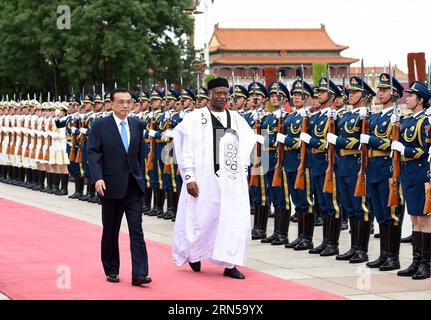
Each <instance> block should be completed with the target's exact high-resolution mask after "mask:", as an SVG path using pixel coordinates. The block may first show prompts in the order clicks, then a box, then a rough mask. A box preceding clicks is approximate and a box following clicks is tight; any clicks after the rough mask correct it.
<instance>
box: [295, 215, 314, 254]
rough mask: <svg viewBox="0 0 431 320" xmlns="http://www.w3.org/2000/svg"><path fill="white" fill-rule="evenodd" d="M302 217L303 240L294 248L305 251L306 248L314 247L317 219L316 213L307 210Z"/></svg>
mask: <svg viewBox="0 0 431 320" xmlns="http://www.w3.org/2000/svg"><path fill="white" fill-rule="evenodd" d="M302 219H303V221H302V224H303V227H302V228H303V235H302V240H301V242H299V243H298V244H297V245H296V246H295V247H294V248H293V250H295V251H304V250H310V249H313V248H314V244H313V234H314V219H315V218H314V213H308V212H305V213H304V214H303V215H302Z"/></svg>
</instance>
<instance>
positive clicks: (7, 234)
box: [0, 199, 340, 300]
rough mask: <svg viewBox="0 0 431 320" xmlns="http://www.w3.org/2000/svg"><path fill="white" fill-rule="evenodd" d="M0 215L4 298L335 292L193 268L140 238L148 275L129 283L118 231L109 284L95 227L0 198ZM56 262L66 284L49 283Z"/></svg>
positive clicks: (54, 278) (318, 295)
mask: <svg viewBox="0 0 431 320" xmlns="http://www.w3.org/2000/svg"><path fill="white" fill-rule="evenodd" d="M0 221H1V222H0V292H2V293H4V294H6V295H7V296H9V297H10V298H12V299H55V300H57V299H90V300H93V299H97V300H99V299H103V300H107V299H172V300H183V299H184V300H188V299H195V300H200V299H205V300H207V299H208V300H210V299H247V300H255V299H262V300H267V299H283V300H284V299H340V297H337V296H335V295H332V294H329V293H326V292H323V291H319V290H316V289H312V288H309V287H305V286H302V285H299V284H295V283H293V282H291V281H287V280H283V279H280V278H276V277H273V276H269V275H266V274H264V273H261V272H258V271H254V270H250V269H247V268H242V270H243V271H244V273H245V275H246V277H247V278H246V280H243V281H240V280H234V279H229V278H226V277H223V276H222V272H223V270H222V268H220V267H215V266H212V265H211V264H209V263H208V264H206V263H204V264H203V265H202V269H203V271H202V272H201V273H194V272H192V271H191V270H190V268H189V267H188V266H183V267H182V268H178V267H176V266H175V265H174V264H173V262H172V256H171V248H170V246H168V245H165V244H160V243H157V242H154V241H147V247H148V253H149V265H150V276H151V277H152V279H153V282H152V283H151V284H150V285H148V286H146V287H132V286H131V284H130V281H131V261H130V250H129V239H128V235H127V234H125V233H122V234H121V237H120V250H121V268H120V269H121V270H120V279H121V282H120V283H119V284H111V283H108V282H106V281H105V276H104V273H103V269H102V264H101V262H100V237H101V227H99V226H96V225H93V224H90V223H86V222H83V221H79V220H76V219H72V218H68V217H65V216H62V215H60V214H56V213H53V212H48V211H45V210H42V209H39V208H35V207H31V206H26V205H23V204H20V203H16V202H12V201H8V200H4V199H0ZM144 228H145V226H144ZM144 232H145V230H144ZM59 266H67V268H70V289H58V288H57V282H60V284H61V283H64V282H62V281H58V278H59V277H60V278H61V279H63V278H64V275H65V269H61V267H60V269H59ZM66 270H67V269H66ZM57 272H59V273H57Z"/></svg>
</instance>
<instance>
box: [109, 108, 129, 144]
mask: <svg viewBox="0 0 431 320" xmlns="http://www.w3.org/2000/svg"><path fill="white" fill-rule="evenodd" d="M112 115H113V116H114V120H115V123H116V125H117V128H118V133H119V134H120V137H121V121H123V120H121V119H120V118H118V117H117V116H116V115H115V113H112ZM124 122H125V123H126V132H127V144H128V145H129V146H130V128H129V122H128V121H127V117H126V119H124Z"/></svg>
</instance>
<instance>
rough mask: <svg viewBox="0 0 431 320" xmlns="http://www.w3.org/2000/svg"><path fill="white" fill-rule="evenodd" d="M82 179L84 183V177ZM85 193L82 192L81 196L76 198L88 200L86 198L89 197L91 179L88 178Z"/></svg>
mask: <svg viewBox="0 0 431 320" xmlns="http://www.w3.org/2000/svg"><path fill="white" fill-rule="evenodd" d="M83 179H84V183H83V184H84V185H85V177H83ZM86 191H87V193H86V194H84V193H83V195H82V196H80V197H79V198H78V200H81V201H88V199H89V198H90V197H91V194H90V192H91V179H90V178H87V190H86Z"/></svg>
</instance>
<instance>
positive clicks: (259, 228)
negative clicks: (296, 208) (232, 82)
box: [246, 82, 270, 240]
mask: <svg viewBox="0 0 431 320" xmlns="http://www.w3.org/2000/svg"><path fill="white" fill-rule="evenodd" d="M248 93H249V100H250V105H251V109H252V110H251V111H252V115H251V116H250V117H249V118H248V119H246V121H247V123H248V124H249V125H250V127H251V128H253V130H254V131H255V133H256V134H258V133H259V132H260V130H261V129H260V127H261V122H262V119H263V117H264V115H265V111H264V109H263V99H264V98H265V97H266V96H267V94H268V93H267V91H266V88H265V86H264V85H263V84H261V83H260V82H252V83H250V84H249V86H248ZM258 131H259V132H258ZM261 142H262V144H263V140H262V141H261ZM258 148H259V149H263V146H259V147H258V146H257V144H256V146H255V151H256V152H255V156H254V163H253V166H255V167H257V168H258V172H254V174H255V175H256V176H257V177H254V178H253V177H251V176H250V188H249V191H250V198H251V203H252V205H253V206H254V225H253V229H252V231H251V236H252V239H253V240H261V239H265V238H266V227H267V224H268V216H269V211H270V201H269V200H270V199H269V195H268V191H267V189H266V186H265V178H264V177H265V176H264V174H265V169H264V166H263V165H264V163H263V161H262V160H263V159H264V157H263V156H262V155H264V153H263V152H261V154H257V150H258ZM259 158H260V159H259ZM266 160H267V159H266ZM266 166H268V163H266ZM252 173H253V172H252ZM253 180H254V181H255V182H254V183H253V182H252V181H253Z"/></svg>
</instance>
